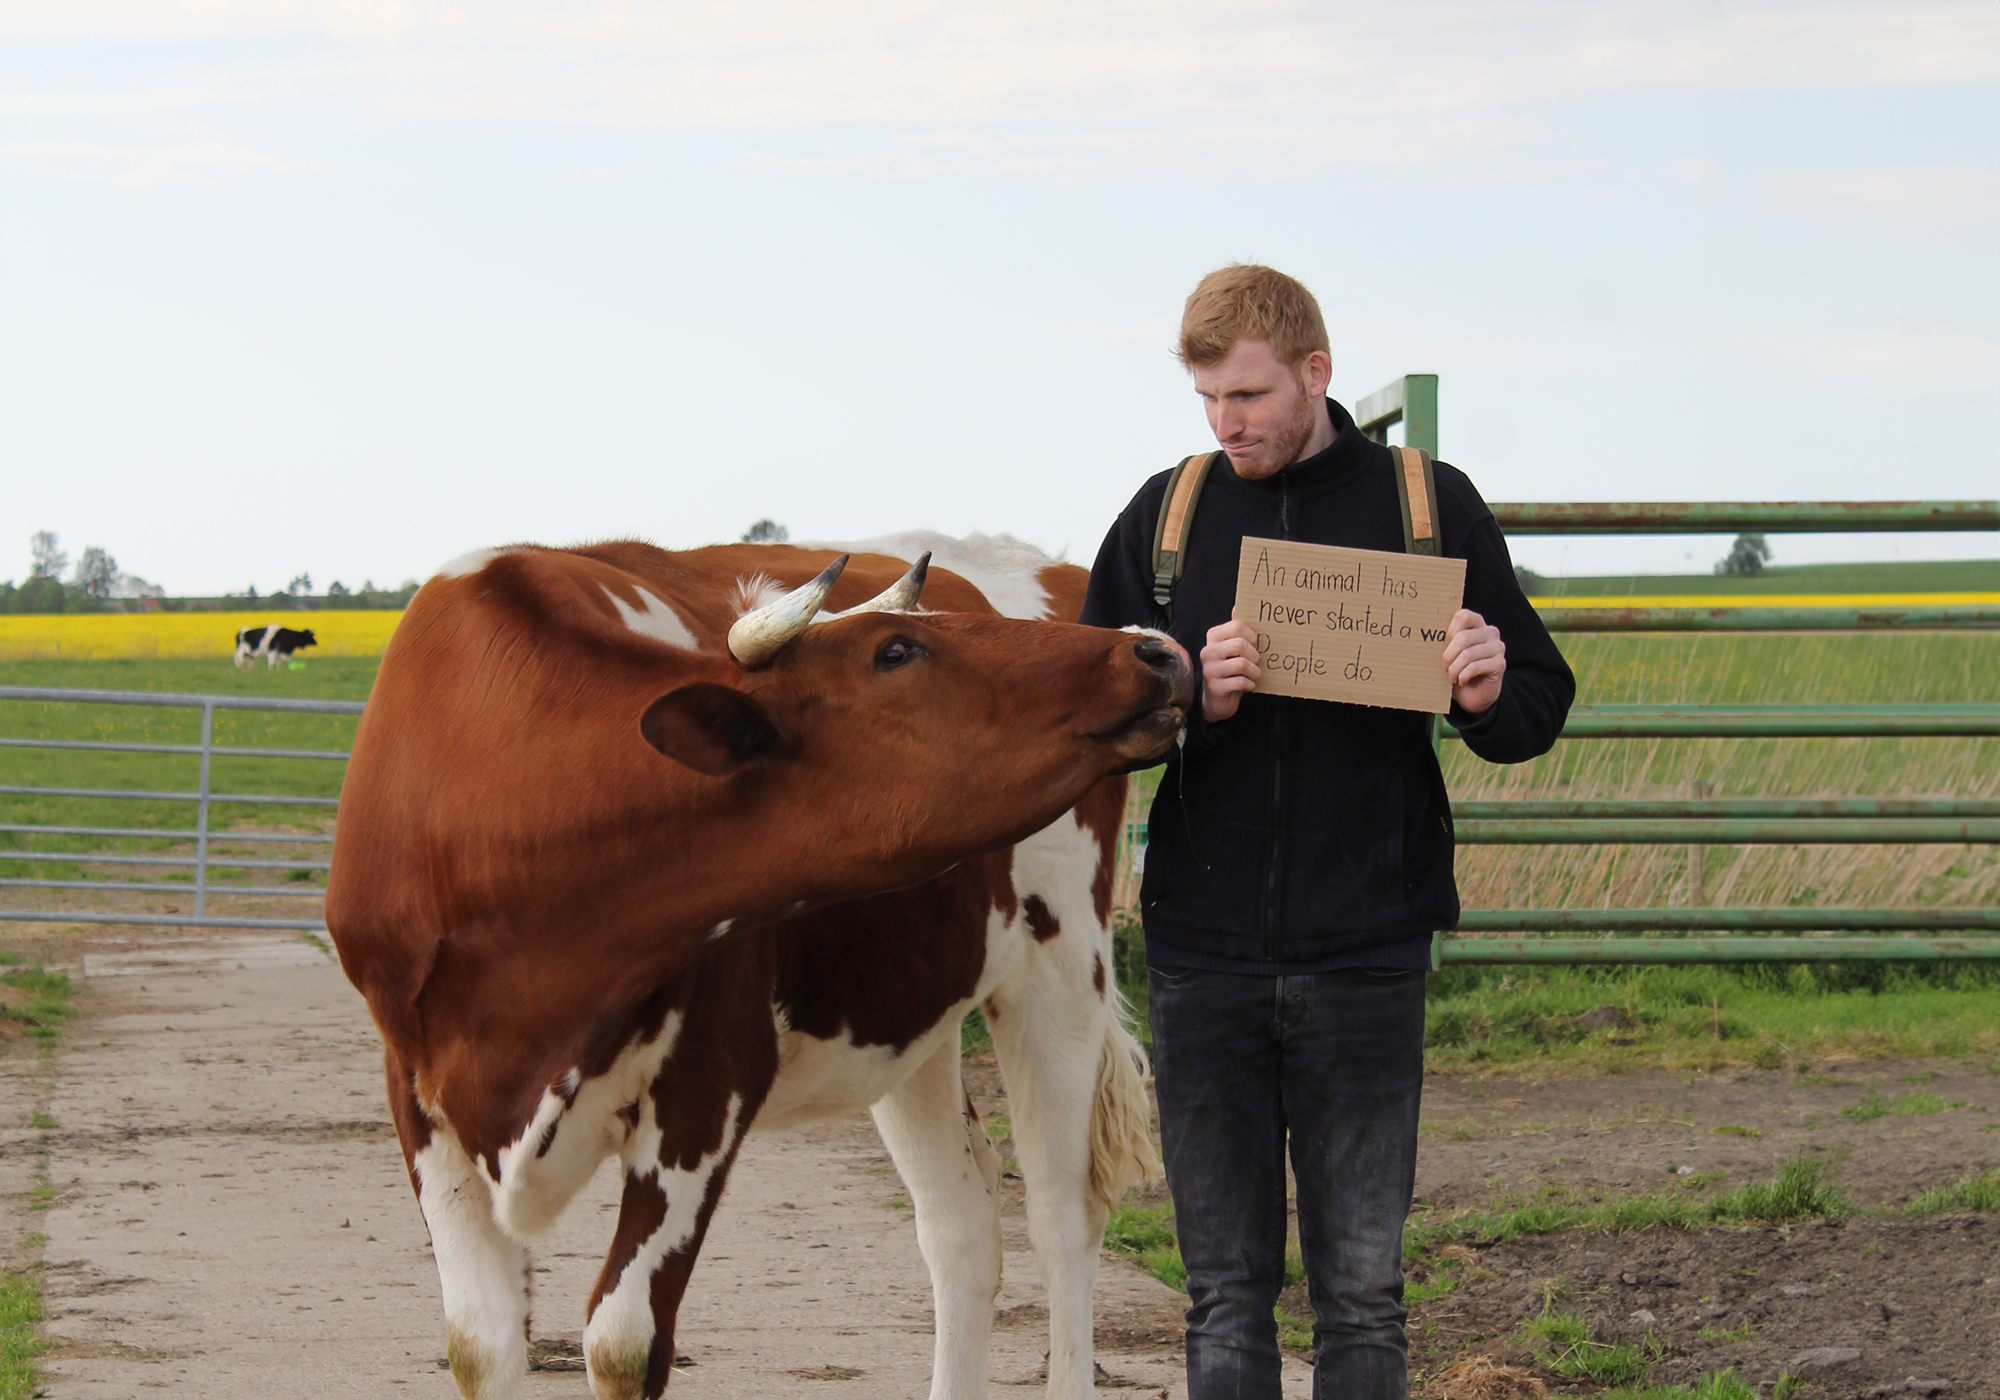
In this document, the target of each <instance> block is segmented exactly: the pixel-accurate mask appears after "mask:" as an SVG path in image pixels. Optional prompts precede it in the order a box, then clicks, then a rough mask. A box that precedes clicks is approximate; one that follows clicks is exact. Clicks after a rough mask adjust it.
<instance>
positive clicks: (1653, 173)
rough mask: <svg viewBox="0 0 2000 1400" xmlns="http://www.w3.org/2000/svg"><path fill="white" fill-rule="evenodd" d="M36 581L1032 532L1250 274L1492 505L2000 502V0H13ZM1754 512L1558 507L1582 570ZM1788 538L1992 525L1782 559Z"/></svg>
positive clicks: (1545, 561) (1085, 504)
mask: <svg viewBox="0 0 2000 1400" xmlns="http://www.w3.org/2000/svg"><path fill="white" fill-rule="evenodd" d="M0 42H4V56H0V477H4V491H0V578H5V577H7V576H9V575H12V576H14V577H17V578H18V577H20V576H22V575H25V574H26V572H27V568H28V536H29V534H30V533H31V532H32V531H34V530H37V529H51V530H55V531H57V532H58V533H59V534H60V535H61V536H62V539H63V543H64V545H65V546H66V547H68V548H69V549H70V550H71V551H72V552H73V553H74V552H78V551H80V550H81V549H82V548H83V547H84V546H85V545H91V544H96V545H101V546H103V547H105V548H107V549H109V550H110V551H111V552H112V553H113V554H114V555H116V556H117V558H118V560H119V562H120V563H121V564H122V565H123V566H124V567H125V568H126V569H127V570H130V571H132V572H135V573H138V574H141V575H144V576H145V577H147V578H150V579H153V580H155V581H157V582H160V583H162V584H164V585H166V587H167V588H168V589H169V591H173V592H204V591H219V590H223V589H241V588H242V587H244V586H245V585H248V584H254V585H255V586H256V587H257V588H258V589H259V590H260V591H270V590H273V589H276V588H280V587H282V586H283V585H284V583H285V582H286V581H287V580H288V579H290V578H291V577H292V576H293V575H295V574H297V573H300V572H302V571H303V572H309V573H310V574H311V576H312V578H313V580H314V581H315V583H316V584H317V585H319V586H321V587H323V586H324V585H325V584H326V583H327V582H329V581H331V580H333V579H336V578H337V579H340V580H342V581H344V582H345V583H347V584H348V585H349V586H350V587H353V586H356V585H358V584H360V583H361V582H362V581H363V579H373V580H374V581H375V582H377V583H381V584H390V583H394V582H398V581H400V580H402V579H404V578H406V577H418V578H422V577H425V576H427V575H428V574H429V573H430V572H431V571H432V570H433V569H434V568H435V567H436V566H437V565H438V564H439V563H441V562H442V561H443V560H445V559H447V558H450V557H451V556H453V555H455V554H458V553H460V552H461V551H463V550H465V549H467V548H470V547H474V546H479V545H488V544H497V543H501V542H505V541H511V540H519V539H532V540H538V541H543V542H547V543H565V542H570V541H576V540H586V539H595V538H602V537H606V536H612V535H628V534H637V535H642V536H644V537H647V538H650V539H652V540H655V541H657V542H658V543H660V544H663V545H667V546H686V545H695V544H701V543H706V542H709V541H714V540H719V539H733V538H735V537H736V536H737V535H739V534H741V532H742V531H743V529H744V528H745V527H746V526H747V525H748V524H749V523H750V522H751V521H753V520H755V519H757V518H759V517H762V516H771V517H775V518H776V519H778V520H780V521H782V522H784V523H785V524H786V525H788V526H789V527H790V528H791V531H792V533H793V535H794V536H795V537H821V538H826V537H856V536H866V535H873V534H879V533H883V532H886V531H888V530H892V529H898V528H903V527H909V526H928V527H933V528H937V529H942V530H946V531H950V532H952V533H963V532H966V531H972V530H982V531H1008V532H1011V533H1013V534H1016V535H1019V536H1021V537H1023V538H1025V539H1029V540H1032V541H1034V542H1036V543H1038V544H1041V545H1042V546H1044V547H1046V548H1048V549H1051V550H1058V549H1064V550H1067V551H1068V553H1069V555H1070V557H1072V558H1074V559H1078V560H1080V561H1082V562H1086V563H1087V562H1088V561H1089V560H1090V558H1091V557H1092V555H1094V553H1095V551H1096V548H1097V544H1098V541H1099V540H1100V538H1101V537H1102V535H1103V532H1104V530H1105V528H1106V527H1107V525H1108V524H1109V523H1110V521H1111V519H1112V518H1113V516H1114V515H1115V514H1116V513H1117V512H1118V510H1119V509H1120V508H1121V507H1122V506H1123V505H1124V503H1125V502H1126V501H1127V500H1128V499H1129V498H1130V496H1131V494H1132V493H1133V491H1134V490H1136V489H1137V487H1138V486H1139V484H1140V483H1141V482H1142V481H1143V480H1144V479H1145V478H1146V477H1147V476H1148V475H1150V474H1152V473H1154V472H1156V471H1160V470H1163V469H1164V468H1166V467H1168V466H1171V465H1172V464H1173V462H1174V461H1175V460H1177V459H1178V458H1179V457H1181V456H1183V455H1185V454H1186V453H1188V452H1191V451H1196V450H1201V449H1203V448H1205V447H1207V446H1211V445H1212V440H1211V439H1210V438H1209V437H1208V436H1207V434H1206V427H1205V424H1204V422H1203V419H1202V415H1201V412H1200V408H1199V403H1198V401H1197V400H1196V399H1195V397H1194V394H1193V392H1192V389H1191V387H1190V385H1189V383H1188V381H1187V378H1186V376H1185V375H1184V374H1183V373H1182V371H1181V370H1180V369H1179V368H1178V366H1177V365H1176V364H1175V363H1174V361H1173V360H1172V359H1171V358H1170V356H1169V352H1168V346H1169V345H1170V343H1171V341H1172V338H1173V334H1174V329H1175V326H1176V324H1177V321H1178V316H1179V309H1180V304H1181V301H1182V299H1183V298H1184V297H1185V296H1186V294H1187V292H1188V291H1189V289H1190V288H1191V287H1192V286H1193V285H1194V283H1195V282H1196V280H1197V279H1199V277H1200V276H1201V275H1202V274H1203V273H1205V272H1207V271H1208V270H1210V269H1211V268H1213V267H1215V266H1217V265H1219V264H1221V263H1224V262H1229V261H1232V260H1257V261H1265V262H1270V263H1273V264H1275V265H1277V266H1279V267H1281V268H1284V269H1286V270H1287V271H1290V272H1292V273H1293V274H1294V275H1296V276H1298V277H1300V278H1301V279H1302V280H1304V281H1305V282H1306V284H1307V285H1308V286H1310V287H1312V288H1313V289H1314V291H1315V292H1316V293H1317V295H1318V296H1319V298H1320V301H1321V304H1322V305H1323V306H1324V307H1325V309H1326V311H1327V316H1328V322H1329V330H1330V331H1331V334H1332V340H1333V359H1334V392H1335V394H1336V396H1337V397H1340V398H1341V399H1343V401H1345V402H1348V403H1349V404H1351V403H1352V402H1353V400H1354V399H1355V398H1356V397H1357V396H1358V395H1360V394H1361V393H1365V392H1367V391H1369V390H1371V389H1374V388H1376V387H1378V386H1379V385H1380V384H1382V383H1383V382H1385V381H1387V380H1389V379H1390V378H1392V377H1394V376H1396V375H1399V374H1402V373H1405V372H1412V371H1426V372H1435V373H1437V374H1439V375H1441V376H1442V384H1441V408H1440V420H1441V436H1442V444H1441V446H1442V449H1443V455H1444V456H1445V457H1446V458H1447V459H1448V460H1450V461H1453V462H1455V463H1456V464H1457V465H1459V466H1460V467H1462V468H1464V469H1465V470H1466V471H1467V472H1469V473H1470V474H1471V476H1472V478H1473V480H1474V481H1475V482H1476V483H1477V484H1478V485H1479V487H1480V489H1481V490H1482V491H1483V492H1484V494H1485V495H1486V497H1487V499H1489V500H1494V501H1506V500H1579V499H1628V500H1629V499H1641V500H1643V499H1674V498H1679V499H1704V498H1706V499H1739V500H1740V499H1833V498H1897V499H1906V498H1916V497H1952V498H1956V497H1974V496H1985V497H1991V496H1996V495H2000V450H1996V444H1997V443H2000V432H1996V429H2000V275H1997V274H1996V271H1995V256H1994V253H1995V249H1996V247H2000V4H1996V3H1995V0H1956V2H1955V3H1917V2H1916V0H1899V2H1898V3H1881V4H1853V3H1849V4H1834V3H1759V2H1758V0H1746V2H1745V3H1736V4H1713V5H1708V4H1700V3H1691V0H1672V2H1671V3H1661V4H1631V3H1622V0H1587V2H1586V3H1557V2H1556V0H1550V2H1549V3H1533V4H1528V3H1516V0H1478V2H1477V3H1456V2H1455V0H1425V2H1417V0H1405V3H1400V4H1395V5H1389V4H1375V5H1341V4H1332V3H1327V0H1310V2H1309V3H1299V4H1293V3H1258V0H1237V3H1234V4H1229V5H1218V4H1214V3H1212V0H1211V3H1203V4H1193V3H1186V0H1144V3H1122V2H1121V0H1061V3H1054V2H1053V0H1015V3H1012V4H1007V5H991V4H987V5H971V4H960V5H946V4H932V3H918V2H917V0H907V2H905V3H896V2H895V0H849V2H847V3H843V2H842V0H816V3H793V4H785V3H765V4H759V3H711V4H679V5H657V4H642V3H628V4H616V3H602V2H601V0H572V2H571V3H565V4H560V5H558V4H553V3H543V4H535V3H523V2H520V0H512V2H510V0H498V2H497V3H495V2H494V0H487V2H486V3H481V4H477V5H460V4H449V5H448V4H433V3H423V0H412V2H410V3H398V0H351V2H347V0H181V3H172V0H166V2H165V3H162V0H151V2H150V3H139V0H62V3H60V4H50V3H47V0H0ZM1727 544H1728V541H1727V540H1726V539H1714V538H1698V539H1692V540H1642V541H1616V540H1613V541H1568V542H1565V541H1561V540H1548V539H1527V540H1522V541H1520V542H1518V543H1517V546H1516V555H1517V558H1520V559H1522V560H1523V561H1524V562H1527V563H1529V564H1532V565H1534V566H1535V567H1537V568H1540V569H1543V570H1544V571H1548V572H1554V571H1557V570H1565V571H1567V572H1571V573H1586V572H1601V571H1613V570H1619V569H1627V568H1633V567H1639V568H1644V569H1648V570H1654V571H1677V570H1683V569H1688V568H1695V569H1703V570H1705V569H1706V568H1707V567H1708V566H1709V564H1710V563H1711V562H1712V561H1713V560H1714V559H1715V558H1717V557H1718V556H1719V555H1721V554H1722V553H1723V552H1725V551H1726V548H1727ZM1774 544H1775V546H1776V549H1777V554H1778V560H1779V562H1781V563H1783V562H1805V561H1808V560H1818V559H1834V558H1853V557H1873V558H1887V557H1892V556H1895V555H1898V554H1900V557H1904V558H1910V557H1919V556H1926V557H1961V558H1962V557H1975V556H1976V557H1983V558H1991V557H2000V539H1996V537H1994V536H1991V535H1985V536H1932V537H1922V536H1900V537H1878V538H1873V539H1871V538H1868V537H1844V538H1843V537H1816V538H1803V537H1787V538H1782V539H1777V540H1775V541H1774Z"/></svg>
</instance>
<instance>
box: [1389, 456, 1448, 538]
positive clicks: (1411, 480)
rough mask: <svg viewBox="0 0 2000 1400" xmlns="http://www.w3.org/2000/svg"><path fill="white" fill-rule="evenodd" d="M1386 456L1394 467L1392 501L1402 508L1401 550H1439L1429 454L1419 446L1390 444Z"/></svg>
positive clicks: (1434, 491) (1433, 483) (1434, 482)
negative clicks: (1392, 445)
mask: <svg viewBox="0 0 2000 1400" xmlns="http://www.w3.org/2000/svg"><path fill="white" fill-rule="evenodd" d="M1389 457H1390V460H1391V464H1392V465H1393V466H1394V467H1395V468H1396V504H1397V505H1399V506H1401V507H1402V509H1403V553H1405V554H1442V553H1443V552H1444V551H1443V548H1442V547H1441V546H1440V545H1439V543H1438V495H1437V479H1436V477H1435V476H1434V475H1433V474H1432V472H1431V454H1430V453H1428V452H1426V451H1424V450H1423V449H1422V448H1420V447H1391V448H1390V449H1389Z"/></svg>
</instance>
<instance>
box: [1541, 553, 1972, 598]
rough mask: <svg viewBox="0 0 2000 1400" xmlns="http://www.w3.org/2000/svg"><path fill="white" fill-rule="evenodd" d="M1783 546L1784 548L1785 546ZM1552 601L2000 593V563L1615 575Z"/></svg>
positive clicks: (1572, 587)
mask: <svg viewBox="0 0 2000 1400" xmlns="http://www.w3.org/2000/svg"><path fill="white" fill-rule="evenodd" d="M1781 543H1782V542H1781ZM1528 591H1529V592H1531V593H1534V594H1536V595H1538V596H1549V597H1557V598H1563V597H1580V598H1592V597H1622V596H1626V595H1631V596H1634V597H1642V596H1644V595H1646V594H1661V593H1668V594H1673V593H1679V594H1687V593H1713V594H1724V595H1728V594H1741V595H1747V596H1752V597H1755V596H1757V595H1760V594H1767V593H2000V559H1960V560H1925V561H1913V562H1911V563H1907V564H1903V563H1888V564H1798V565H1793V566H1790V567H1786V568H1768V569H1765V570H1764V571H1763V572H1762V573H1760V574H1756V575H1753V576H1751V577H1747V578H1737V577H1732V576H1730V575H1727V574H1624V575H1619V574H1612V575H1597V576H1587V577H1582V578H1550V579H1549V580H1548V586H1547V587H1546V588H1542V587H1535V588H1531V589H1529V590H1528Z"/></svg>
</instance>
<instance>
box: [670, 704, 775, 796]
mask: <svg viewBox="0 0 2000 1400" xmlns="http://www.w3.org/2000/svg"><path fill="white" fill-rule="evenodd" d="M639 732H640V733H641V734H642V735H644V736H645V739H646V742H647V743H649V744H651V745H652V746H653V747H654V748H656V749H658V750H659V751H660V752H661V753H663V754H665V755H666V756H667V757H668V758H671V759H673V760H674V761H675V762H676V763H684V764H686V765H687V766H688V767H690V768H692V769H694V771H695V772H697V773H707V774H708V775H709V776H711V777H715V778H721V777H726V776H727V775H728V774H731V773H734V772H735V771H736V770H737V769H739V768H741V767H742V766H743V765H744V764H746V763H749V762H750V761H751V760H753V759H759V758H764V757H767V756H768V755H769V754H771V752H772V751H773V750H775V749H776V748H777V746H778V728H777V726H776V725H774V724H772V723H771V717H770V716H769V715H767V714H766V713H764V707H763V706H762V705H759V704H758V703H757V702H756V701H755V700H752V699H751V698H750V697H749V696H747V695H745V694H744V693H743V692H742V691H740V690H731V689H730V688H729V687H728V686H726V685H715V684H713V683H712V682H709V681H701V682H699V683H697V684H695V685H684V686H682V687H681V688H680V689H679V690H675V691H670V692H668V693H667V694H665V695H662V696H661V697H660V698H659V699H657V700H655V701H654V702H653V703H652V704H651V705H648V706H647V707H646V713H645V714H644V715H643V716H641V717H640V720H639Z"/></svg>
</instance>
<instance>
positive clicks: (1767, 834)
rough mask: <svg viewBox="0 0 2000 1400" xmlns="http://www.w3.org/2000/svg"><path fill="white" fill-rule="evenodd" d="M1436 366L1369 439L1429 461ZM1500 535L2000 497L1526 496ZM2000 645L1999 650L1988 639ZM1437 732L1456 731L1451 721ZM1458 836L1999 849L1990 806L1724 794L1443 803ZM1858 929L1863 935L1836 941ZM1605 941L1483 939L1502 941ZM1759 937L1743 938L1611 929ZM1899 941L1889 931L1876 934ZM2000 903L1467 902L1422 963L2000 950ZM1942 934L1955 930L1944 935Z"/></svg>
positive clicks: (1766, 720) (1741, 524)
mask: <svg viewBox="0 0 2000 1400" xmlns="http://www.w3.org/2000/svg"><path fill="white" fill-rule="evenodd" d="M1437 394H1438V381H1437V376H1436V375H1434V374H1411V375H1405V376H1403V378H1401V379H1399V380H1396V381H1395V382H1394V383H1391V384H1389V385H1388V386H1387V387H1385V388H1383V389H1381V390H1378V391H1377V392H1376V393H1373V394H1370V395H1368V396H1366V397H1365V398H1363V399H1362V400H1360V402H1359V403H1357V404H1356V406H1355V420H1356V422H1357V423H1358V424H1359V425H1360V427H1361V430H1362V431H1363V432H1365V433H1367V434H1368V435H1369V436H1370V437H1373V438H1375V439H1376V440H1377V441H1382V440H1385V438H1386V435H1387V431H1388V429H1389V427H1390V425H1392V424H1394V423H1397V422H1402V423H1403V424H1404V433H1405V439H1406V441H1407V442H1408V443H1409V444H1410V445H1411V446H1413V447H1421V448H1423V449H1424V450H1426V451H1428V452H1430V453H1431V454H1432V455H1433V456H1435V455H1437V450H1438V437H1437V424H1438V413H1437ZM1492 509H1493V514H1494V517H1495V519H1496V520H1498V522H1499V524H1500V528H1501V529H1502V530H1503V531H1504V532H1506V533H1507V534H1510V535H1554V534H1579V535H1581V534H1600V535H1608V534H1674V535H1681V534H1734V533H1737V532H1741V531H1758V532H1766V533H1781V532H1790V533H1815V534H1818V533H1829V532H1837V531H1896V532H1903V531H1932V530H1953V531H1987V530H2000V501H1823V502H1789V501H1788V502H1772V503H1736V502H1680V501H1661V502H1634V503H1598V502H1577V503H1560V504H1559V503H1530V504H1503V505H1495V506H1493V508H1492ZM1541 617H1542V620H1543V622H1545V623H1546V624H1547V625H1548V627H1549V630H1551V631H1553V632H1707V631H1724V632H1778V631H1783V632H1793V631H1821V630H1840V631H1877V630H1885V629H1893V630H1902V631H1907V630H1915V629H1938V628H1949V629H1953V630H1968V629H1974V630H1995V629H2000V607H1996V606H1992V605H1980V606H1970V607H1884V608H1872V609H1871V608H1815V607H1743V608H1736V607H1731V608H1675V607H1657V608H1655V607H1643V606H1635V607H1628V608H1608V607H1607V608H1582V607H1578V608H1551V609H1545V610H1543V611H1542V613H1541ZM1995 644H1996V645H2000V637H1996V639H1995ZM1967 735H1972V736H1994V735H2000V704H1997V703H1985V702H1966V703H1957V704H1924V705H1911V704H1882V705H1873V704H1852V705H1700V704H1694V705H1686V704H1674V705H1595V704H1588V703H1585V704H1579V705H1577V706H1575V707H1574V708H1572V709H1571V711H1570V716H1569V722H1568V724H1567V725H1566V726H1565V727H1564V730H1563V735H1562V740H1561V742H1564V743H1577V742H1583V741H1590V740H1601V739H1632V738H1662V737H1694V738H1718V739H1719V738H1750V737H1754V738H1785V737H1804V736H1837V737H1871V738H1872V737H1908V736H1926V737H1944V736H1967ZM1441 737H1443V738H1447V739H1451V738H1456V737H1457V736H1456V733H1455V731H1453V730H1452V729H1451V728H1450V727H1449V726H1444V727H1443V732H1442V736H1441ZM1453 813H1454V816H1455V817H1456V819H1457V835H1458V841H1459V843H1460V844H1461V845H1554V844H1620V845H1627V844H1629V845H1646V844H1673V845H1689V846H1704V845H1711V844H1713V845H1732V846H1734V845H1750V844H1767V843H1783V844H1799V845H1821V844H1830V843H1866V844H1870V845H1877V844H1917V843H1930V842H1936V843H1950V844H1967V845H1992V844H1996V843H2000V800H1991V799H1962V800H1961V799H1948V798H1938V799H1893V798H1862V797H1851V798H1821V799H1785V798H1768V799H1757V798H1749V799H1745V798H1734V799H1712V800H1705V799H1690V800H1685V801H1679V800H1676V801H1630V802H1627V801H1575V802H1566V801H1513V802H1464V803H1454V804H1453ZM1858 932H1865V933H1867V934H1870V935H1873V936H1867V937H1849V936H1840V935H1842V934H1847V933H1858ZM1569 933H1590V934H1596V935H1600V936H1597V937H1589V938H1568V937H1516V938H1504V937H1494V936H1492V935H1496V934H1543V935H1546V934H1569ZM1683 933H1754V934H1756V935H1757V936H1755V937H1737V938H1728V937H1722V938H1718V937H1658V936H1653V937H1645V936H1638V937H1618V936H1612V937H1605V936H1601V935H1605V934H1611V935H1646V934H1651V935H1659V934H1683ZM1890 933H1893V934H1895V935H1896V936H1884V935H1886V934H1890ZM1980 933H2000V909H1995V908H1950V909H1924V908H1909V909H1837V908H1733V909H1723V908H1667V909H1629V908H1619V909H1577V908H1569V909H1468V910H1466V911H1465V912H1464V914H1463V915H1462V916H1461V918H1460V920H1459V925H1458V930H1457V934H1459V935H1463V934H1478V935H1482V936H1480V937H1471V938H1468V937H1462V936H1455V935H1454V934H1439V935H1437V938H1436V941H1435V943H1434V945H1433V953H1432V964H1433V966H1443V965H1446V964H1453V963H1726V962H1830V961H1850V960H1860V961H1912V962H1918V961H1938V960H1943V959H1959V958H2000V937H1976V936H1975V937H1966V936H1964V935H1966V934H1975V935H1976V934H1980ZM1944 934H1951V935H1955V936H1950V937H1946V936H1940V935H1944Z"/></svg>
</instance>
